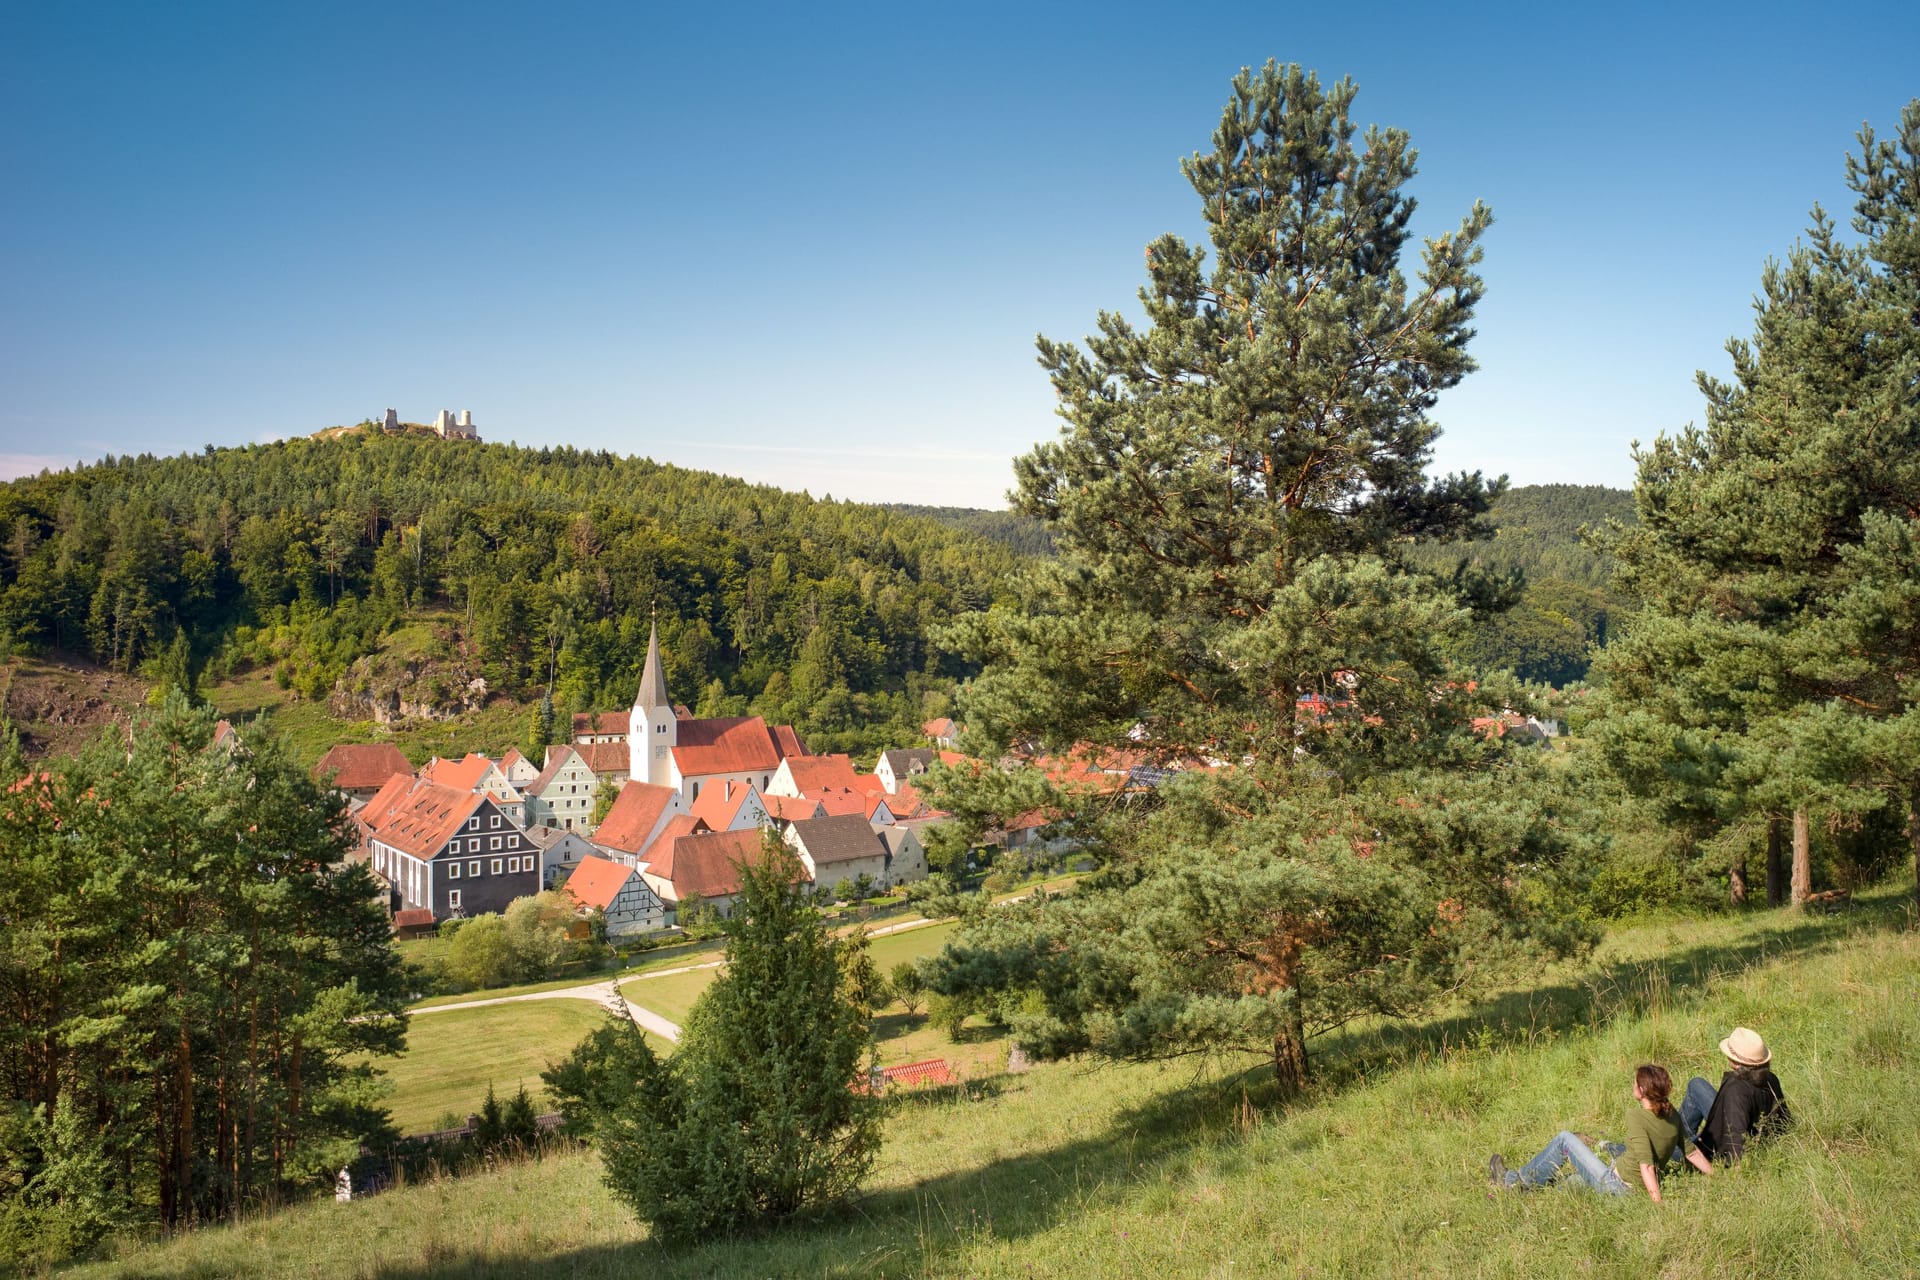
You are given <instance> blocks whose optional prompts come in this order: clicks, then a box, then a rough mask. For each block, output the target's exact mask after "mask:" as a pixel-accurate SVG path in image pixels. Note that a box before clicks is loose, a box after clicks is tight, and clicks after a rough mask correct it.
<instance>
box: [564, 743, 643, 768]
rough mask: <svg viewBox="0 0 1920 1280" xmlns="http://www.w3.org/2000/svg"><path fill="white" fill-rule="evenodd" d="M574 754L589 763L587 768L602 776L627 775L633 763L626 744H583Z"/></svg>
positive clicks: (574, 750) (579, 744)
mask: <svg viewBox="0 0 1920 1280" xmlns="http://www.w3.org/2000/svg"><path fill="white" fill-rule="evenodd" d="M573 753H574V754H575V755H577V756H579V757H580V758H581V759H582V760H584V761H586V762H587V768H589V769H591V770H593V771H594V773H596V774H600V775H605V774H609V773H625V772H626V771H627V769H628V766H630V765H631V764H632V763H633V760H632V757H630V756H629V755H628V754H627V744H626V743H624V742H582V743H578V744H576V745H575V746H574V748H573Z"/></svg>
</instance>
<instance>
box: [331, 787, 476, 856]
mask: <svg viewBox="0 0 1920 1280" xmlns="http://www.w3.org/2000/svg"><path fill="white" fill-rule="evenodd" d="M401 781H404V782H405V783H406V784H407V785H406V790H405V791H404V792H401V793H399V794H397V795H395V796H393V797H390V798H389V797H388V795H387V792H388V789H389V788H391V787H392V786H393V784H394V783H395V782H401ZM383 799H387V800H388V803H387V804H386V805H385V806H384V807H383V808H382V811H381V813H380V815H379V816H377V817H375V818H371V819H370V818H368V817H367V816H366V815H367V814H368V812H369V811H371V810H372V809H373V807H374V802H376V801H380V800H383ZM489 803H491V802H490V801H489V800H488V799H487V797H486V796H484V795H480V794H477V793H475V792H472V791H456V790H454V789H453V788H452V787H446V786H442V785H440V784H439V783H437V782H428V781H425V780H424V779H416V778H408V779H398V778H395V779H389V781H388V783H387V786H386V787H382V788H381V789H380V794H379V795H377V796H375V797H374V798H373V800H372V801H369V802H368V803H367V807H366V808H365V809H362V810H361V811H360V813H361V820H362V822H363V823H364V824H365V825H366V827H367V830H368V831H369V832H370V833H371V834H372V836H373V838H374V839H376V840H378V841H380V842H381V843H382V844H385V845H389V846H391V847H393V848H395V849H398V850H400V851H401V852H402V853H410V854H412V855H413V856H414V857H416V858H431V857H433V856H434V855H436V854H438V853H440V852H441V851H442V850H444V849H445V848H446V847H447V841H449V840H451V839H453V836H454V833H455V832H457V831H459V830H460V827H461V824H462V823H464V822H466V820H467V819H468V818H470V817H472V816H473V813H474V811H475V810H476V809H478V808H480V807H481V806H482V805H485V804H489Z"/></svg>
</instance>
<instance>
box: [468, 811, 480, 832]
mask: <svg viewBox="0 0 1920 1280" xmlns="http://www.w3.org/2000/svg"><path fill="white" fill-rule="evenodd" d="M479 829H480V815H479V814H475V815H474V816H473V817H471V818H468V819H467V830H469V831H478V830H479Z"/></svg>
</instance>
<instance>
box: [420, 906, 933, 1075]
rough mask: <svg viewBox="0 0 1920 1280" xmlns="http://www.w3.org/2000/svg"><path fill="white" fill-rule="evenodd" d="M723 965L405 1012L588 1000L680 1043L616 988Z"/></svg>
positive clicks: (909, 924) (911, 923)
mask: <svg viewBox="0 0 1920 1280" xmlns="http://www.w3.org/2000/svg"><path fill="white" fill-rule="evenodd" d="M932 923H934V922H933V921H932V920H928V919H926V918H924V917H922V918H920V919H917V920H903V921H901V922H900V923H899V924H892V925H888V926H886V927H885V928H883V929H875V930H874V931H873V932H872V933H870V934H868V935H867V936H868V937H870V938H878V937H881V936H882V935H884V934H889V933H899V932H901V931H902V930H905V929H917V928H919V927H920V926H921V925H928V924H932ZM725 963H726V961H724V960H708V961H707V962H705V963H704V964H683V965H681V966H680V967H679V968H677V969H656V970H655V971H654V972H652V973H636V974H634V975H633V976H632V977H628V978H621V977H619V976H618V975H616V976H614V977H612V978H605V979H602V980H600V981H598V982H586V983H582V984H581V985H579V986H577V987H559V988H557V989H555V990H553V991H529V992H527V993H526V994H525V995H518V996H493V997H491V998H490V999H486V1000H462V1001H459V1002H458V1003H456V1004H434V1005H428V1006H427V1007H426V1008H424V1009H409V1010H407V1012H408V1013H409V1014H412V1015H413V1016H414V1017H416V1018H417V1017H421V1016H423V1015H425V1014H429V1013H446V1012H447V1011H448V1010H450V1009H480V1008H485V1007H486V1006H487V1005H492V1004H513V1003H514V1002H516V1001H519V1000H591V1001H593V1002H594V1003H595V1004H598V1005H602V1006H604V1007H606V1008H608V1009H611V1010H613V1011H614V1012H615V1013H619V1012H621V1008H622V1006H625V1011H626V1014H627V1016H628V1017H630V1018H632V1019H633V1020H634V1021H635V1022H637V1023H639V1024H640V1027H641V1029H642V1030H644V1031H651V1032H653V1034H655V1035H657V1036H659V1037H661V1038H662V1039H663V1040H671V1041H673V1042H674V1043H676V1044H677V1043H679V1041H680V1024H679V1023H676V1022H669V1021H667V1020H666V1019H665V1018H663V1017H661V1016H660V1015H659V1014H657V1013H655V1012H653V1010H651V1009H643V1008H641V1007H640V1006H639V1005H637V1004H635V1003H634V1002H633V1001H631V1000H629V999H627V998H626V997H625V996H623V995H621V994H620V985H621V984H622V983H624V982H645V981H646V980H647V979H649V978H671V977H673V976H674V975H675V974H679V973H693V972H695V971H696V970H699V969H717V968H719V967H720V966H721V965H723V964H725Z"/></svg>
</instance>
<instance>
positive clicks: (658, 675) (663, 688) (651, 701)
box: [633, 622, 673, 709]
mask: <svg viewBox="0 0 1920 1280" xmlns="http://www.w3.org/2000/svg"><path fill="white" fill-rule="evenodd" d="M633 705H634V706H636V707H642V708H647V709H651V708H653V707H670V706H672V705H673V704H672V703H671V702H668V701H667V672H666V668H664V667H662V666H661V665H660V624H659V623H657V622H656V623H654V624H653V625H652V626H651V627H650V628H649V629H648V632H647V665H646V666H644V667H642V668H641V669H640V692H639V694H638V695H637V696H636V697H635V698H634V700H633Z"/></svg>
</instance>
